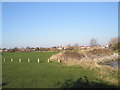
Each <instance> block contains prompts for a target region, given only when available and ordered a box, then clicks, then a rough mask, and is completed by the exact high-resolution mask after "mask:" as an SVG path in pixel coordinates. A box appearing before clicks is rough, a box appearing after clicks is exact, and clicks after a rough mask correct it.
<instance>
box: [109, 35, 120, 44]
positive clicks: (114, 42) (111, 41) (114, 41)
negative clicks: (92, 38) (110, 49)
mask: <svg viewBox="0 0 120 90" xmlns="http://www.w3.org/2000/svg"><path fill="white" fill-rule="evenodd" d="M118 42H120V37H118V38H112V39H111V40H110V41H109V44H111V45H112V44H117V43H118Z"/></svg>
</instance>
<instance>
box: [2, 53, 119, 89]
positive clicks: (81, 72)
mask: <svg viewBox="0 0 120 90" xmlns="http://www.w3.org/2000/svg"><path fill="white" fill-rule="evenodd" d="M56 53H58V52H28V53H3V56H2V59H4V58H5V59H6V62H2V66H3V67H2V70H3V71H2V80H3V88H59V87H116V86H117V84H116V83H111V82H109V80H106V78H111V79H113V80H117V79H118V77H117V76H115V75H114V73H111V72H110V73H109V76H107V75H106V74H103V75H102V77H103V78H101V74H100V73H99V68H96V69H94V70H89V69H87V68H83V67H81V66H67V65H65V64H63V63H57V62H50V63H48V62H47V59H48V58H49V57H50V56H51V55H53V54H56ZM11 58H13V60H14V61H13V62H11V61H10V59H11ZM19 58H21V59H22V62H21V63H19V62H18V59H19ZM28 58H29V59H30V60H31V62H30V63H28V62H27V59H28ZM38 58H40V63H37V59H38Z"/></svg>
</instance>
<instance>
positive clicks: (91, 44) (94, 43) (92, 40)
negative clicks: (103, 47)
mask: <svg viewBox="0 0 120 90" xmlns="http://www.w3.org/2000/svg"><path fill="white" fill-rule="evenodd" d="M96 45H98V42H97V39H94V38H92V39H91V40H90V46H91V47H92V46H96Z"/></svg>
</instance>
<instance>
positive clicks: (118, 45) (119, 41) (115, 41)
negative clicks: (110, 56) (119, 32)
mask: <svg viewBox="0 0 120 90" xmlns="http://www.w3.org/2000/svg"><path fill="white" fill-rule="evenodd" d="M109 47H110V48H111V49H113V50H120V37H116V38H112V39H111V40H110V41H109Z"/></svg>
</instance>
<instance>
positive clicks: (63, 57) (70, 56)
mask: <svg viewBox="0 0 120 90" xmlns="http://www.w3.org/2000/svg"><path fill="white" fill-rule="evenodd" d="M84 57H85V55H84V54H81V53H78V52H76V51H65V52H61V53H58V54H55V55H53V56H51V57H50V60H51V61H52V60H60V61H62V62H66V61H69V60H81V59H82V58H84Z"/></svg>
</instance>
